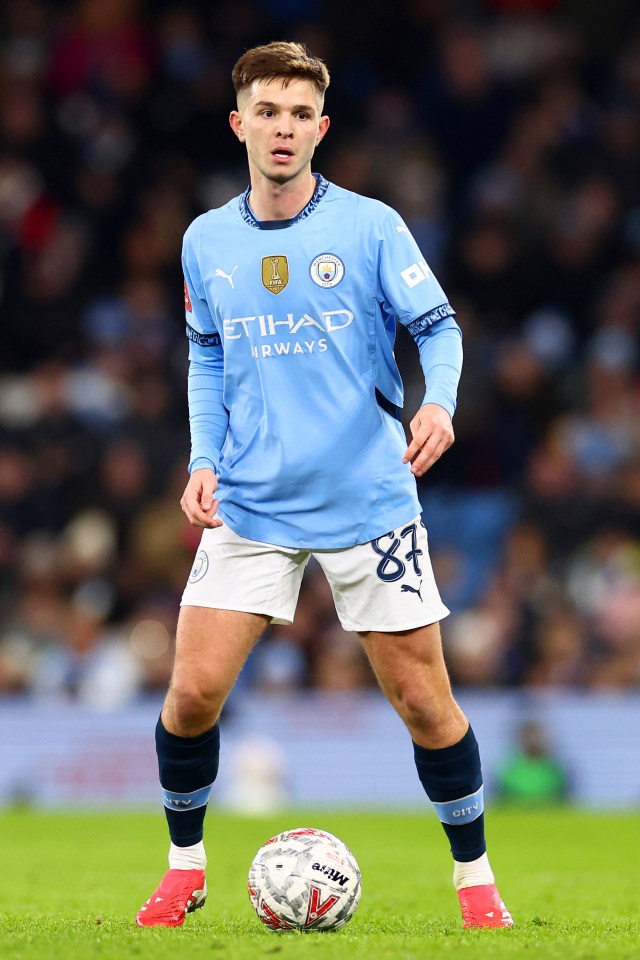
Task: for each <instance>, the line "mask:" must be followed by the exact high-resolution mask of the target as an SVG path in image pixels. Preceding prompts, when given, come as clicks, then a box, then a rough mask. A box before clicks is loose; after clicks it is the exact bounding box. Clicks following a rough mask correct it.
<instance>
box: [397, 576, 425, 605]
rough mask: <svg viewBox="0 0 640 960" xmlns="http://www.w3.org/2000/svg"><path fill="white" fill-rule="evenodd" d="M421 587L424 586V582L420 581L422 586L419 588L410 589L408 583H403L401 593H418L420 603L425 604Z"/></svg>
mask: <svg viewBox="0 0 640 960" xmlns="http://www.w3.org/2000/svg"><path fill="white" fill-rule="evenodd" d="M421 586H422V580H421V581H420V585H419V586H418V587H410V586H409V584H408V583H403V584H402V586H401V587H400V593H417V594H418V596H419V597H420V603H424V600H423V599H422V594H421V593H420V587H421Z"/></svg>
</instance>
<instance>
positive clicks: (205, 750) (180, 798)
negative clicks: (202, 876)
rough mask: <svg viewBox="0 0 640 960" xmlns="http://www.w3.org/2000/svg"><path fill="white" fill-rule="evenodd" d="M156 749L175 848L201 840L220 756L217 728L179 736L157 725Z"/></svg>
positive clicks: (165, 805)
mask: <svg viewBox="0 0 640 960" xmlns="http://www.w3.org/2000/svg"><path fill="white" fill-rule="evenodd" d="M156 751H157V754H158V769H159V771H160V785H161V787H162V800H163V803H164V812H165V813H166V815H167V823H168V824H169V834H170V836H171V840H172V841H173V843H175V845H176V846H177V847H190V846H191V845H192V844H194V843H198V842H199V841H200V840H202V836H203V830H204V815H205V813H206V812H207V803H208V801H209V794H210V793H211V787H212V785H213V782H214V780H215V779H216V776H217V775H218V761H219V758H220V729H219V727H218V724H217V723H216V725H215V726H213V727H212V728H211V729H210V730H206V731H205V732H204V733H201V734H199V735H198V736H197V737H179V736H177V735H176V734H174V733H169V732H168V731H167V730H165V728H164V724H163V723H162V719H159V720H158V723H157V724H156Z"/></svg>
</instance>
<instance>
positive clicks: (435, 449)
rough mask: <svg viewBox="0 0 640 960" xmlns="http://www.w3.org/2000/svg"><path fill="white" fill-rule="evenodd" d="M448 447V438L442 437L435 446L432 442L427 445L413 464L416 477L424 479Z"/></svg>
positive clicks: (412, 468)
mask: <svg viewBox="0 0 640 960" xmlns="http://www.w3.org/2000/svg"><path fill="white" fill-rule="evenodd" d="M448 447H449V443H448V442H447V438H446V437H442V438H441V439H440V440H438V441H437V442H436V443H435V444H434V443H431V442H430V443H428V444H426V445H425V446H424V447H423V448H422V450H421V452H420V453H419V455H418V456H417V457H416V458H415V460H414V461H413V463H412V464H411V472H412V473H413V474H414V476H416V477H422V476H423V475H424V474H425V473H426V472H427V470H429V469H430V467H432V466H433V465H434V463H436V462H437V461H438V460H439V459H440V457H441V456H442V454H443V453H444V452H445V450H447V448H448Z"/></svg>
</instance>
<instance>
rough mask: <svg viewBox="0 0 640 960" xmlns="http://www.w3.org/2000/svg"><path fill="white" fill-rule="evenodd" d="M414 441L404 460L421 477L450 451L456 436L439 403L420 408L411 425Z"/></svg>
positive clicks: (406, 451) (447, 416) (427, 404)
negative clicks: (446, 451)
mask: <svg viewBox="0 0 640 960" xmlns="http://www.w3.org/2000/svg"><path fill="white" fill-rule="evenodd" d="M409 428H410V430H411V436H412V437H413V440H412V441H411V443H410V444H409V446H408V447H407V449H406V450H405V452H404V456H403V458H402V462H403V463H411V473H413V474H414V475H415V476H416V477H421V476H423V474H425V473H426V472H427V470H428V469H429V467H432V466H433V465H434V463H435V462H436V460H439V459H440V457H441V456H442V454H443V453H444V452H445V450H448V449H449V447H450V446H451V444H452V443H453V441H454V440H455V436H454V433H453V425H452V423H451V417H450V416H449V414H448V413H447V411H446V410H445V409H444V407H441V406H440V405H439V404H438V403H426V404H425V405H424V407H420V409H419V410H418V412H417V413H416V415H415V417H414V418H413V420H412V421H411V423H410V424H409Z"/></svg>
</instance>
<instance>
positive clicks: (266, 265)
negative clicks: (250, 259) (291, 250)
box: [262, 256, 289, 293]
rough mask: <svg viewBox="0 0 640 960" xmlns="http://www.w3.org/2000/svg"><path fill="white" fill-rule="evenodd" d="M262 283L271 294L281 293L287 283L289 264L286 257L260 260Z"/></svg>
mask: <svg viewBox="0 0 640 960" xmlns="http://www.w3.org/2000/svg"><path fill="white" fill-rule="evenodd" d="M262 283H263V285H264V286H265V287H266V288H267V290H270V291H271V293H282V291H283V290H284V288H285V287H286V285H287V284H288V283H289V264H288V263H287V258H286V257H282V256H276V257H263V258H262Z"/></svg>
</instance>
